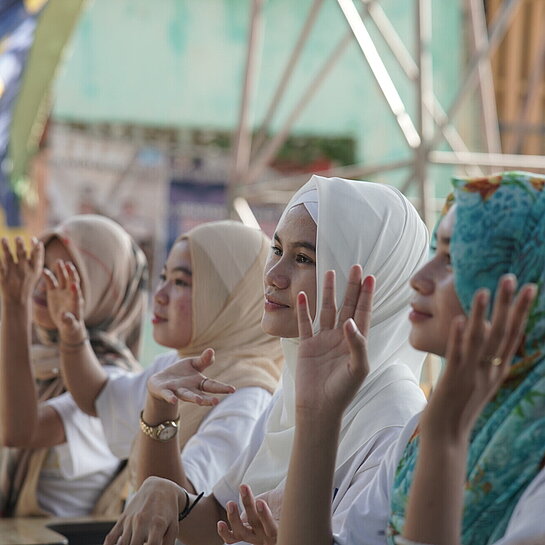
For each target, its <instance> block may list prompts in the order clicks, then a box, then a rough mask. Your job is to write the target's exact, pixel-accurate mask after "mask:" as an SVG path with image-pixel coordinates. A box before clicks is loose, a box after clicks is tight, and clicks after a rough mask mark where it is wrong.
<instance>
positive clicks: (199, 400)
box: [174, 387, 213, 406]
mask: <svg viewBox="0 0 545 545" xmlns="http://www.w3.org/2000/svg"><path fill="white" fill-rule="evenodd" d="M174 393H175V394H176V397H177V398H178V399H180V400H181V401H187V402H188V403H194V404H195V405H207V406H208V405H213V403H211V402H210V401H209V399H207V396H206V397H205V396H203V395H201V394H196V393H195V392H192V391H191V390H188V389H187V388H186V387H183V388H178V389H176V390H174Z"/></svg>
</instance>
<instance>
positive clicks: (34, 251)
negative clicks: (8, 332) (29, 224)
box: [0, 237, 44, 304]
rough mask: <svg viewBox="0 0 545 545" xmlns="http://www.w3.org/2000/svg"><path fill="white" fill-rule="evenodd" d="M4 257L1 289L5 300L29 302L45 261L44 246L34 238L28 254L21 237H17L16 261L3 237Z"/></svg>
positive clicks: (0, 272) (19, 302) (1, 266)
mask: <svg viewBox="0 0 545 545" xmlns="http://www.w3.org/2000/svg"><path fill="white" fill-rule="evenodd" d="M2 250H3V254H4V257H3V259H2V260H0V290H1V292H2V298H3V300H4V302H8V301H9V302H13V303H18V304H28V302H29V300H30V297H31V296H32V292H33V290H34V287H35V286H36V283H37V282H38V279H39V278H40V274H41V273H42V270H43V263H44V246H43V244H42V243H41V242H39V241H38V240H37V239H36V238H33V239H32V242H31V249H30V254H29V255H27V253H26V250H25V246H24V244H23V240H22V239H21V237H17V238H16V239H15V254H16V256H17V261H15V259H14V257H13V254H12V253H11V250H10V248H9V244H8V241H7V239H6V238H2Z"/></svg>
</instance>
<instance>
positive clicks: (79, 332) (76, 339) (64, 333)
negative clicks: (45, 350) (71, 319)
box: [59, 321, 89, 346]
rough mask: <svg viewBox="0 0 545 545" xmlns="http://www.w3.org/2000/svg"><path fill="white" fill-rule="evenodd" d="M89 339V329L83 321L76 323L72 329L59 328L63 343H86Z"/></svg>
mask: <svg viewBox="0 0 545 545" xmlns="http://www.w3.org/2000/svg"><path fill="white" fill-rule="evenodd" d="M87 339H89V335H88V333H87V328H86V327H85V324H84V323H83V322H82V321H78V322H76V324H75V325H74V326H73V327H70V329H67V328H63V327H60V328H59V340H60V342H61V343H64V344H66V345H67V346H69V345H74V344H80V343H84V342H85V341H86V340H87Z"/></svg>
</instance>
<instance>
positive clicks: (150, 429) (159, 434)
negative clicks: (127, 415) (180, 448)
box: [140, 411, 180, 442]
mask: <svg viewBox="0 0 545 545" xmlns="http://www.w3.org/2000/svg"><path fill="white" fill-rule="evenodd" d="M179 423H180V417H178V418H176V420H165V421H164V422H161V423H160V424H157V425H156V426H150V425H149V424H148V423H147V422H146V421H145V420H144V411H141V412H140V429H141V430H142V433H144V434H145V435H147V436H148V437H151V438H152V439H155V440H156V441H161V442H165V441H169V440H170V439H172V438H173V437H175V435H176V434H177V433H178V424H179Z"/></svg>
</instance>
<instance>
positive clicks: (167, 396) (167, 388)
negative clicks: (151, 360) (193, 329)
mask: <svg viewBox="0 0 545 545" xmlns="http://www.w3.org/2000/svg"><path fill="white" fill-rule="evenodd" d="M213 363H214V351H213V350H212V349H211V348H207V349H206V350H204V351H203V353H202V354H201V355H200V356H198V357H196V358H184V359H182V360H179V361H177V362H176V363H173V364H172V365H170V366H169V367H167V368H166V369H164V370H163V371H159V372H158V373H155V374H154V375H152V376H151V377H150V378H149V379H148V392H149V394H150V395H151V396H152V397H153V398H154V399H158V400H161V401H166V402H167V403H169V404H172V405H175V404H176V403H178V400H181V401H189V402H190V403H196V404H197V405H217V404H218V403H219V402H220V399H219V398H218V397H216V396H215V395H210V394H232V393H233V392H234V391H235V388H234V387H233V386H229V385H228V384H224V383H223V382H219V381H217V380H214V379H211V378H207V377H206V376H204V375H203V374H202V372H201V371H204V369H206V368H207V367H209V366H210V365H212V364H213Z"/></svg>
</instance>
